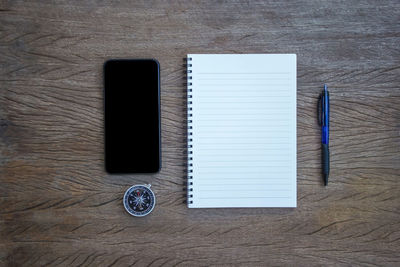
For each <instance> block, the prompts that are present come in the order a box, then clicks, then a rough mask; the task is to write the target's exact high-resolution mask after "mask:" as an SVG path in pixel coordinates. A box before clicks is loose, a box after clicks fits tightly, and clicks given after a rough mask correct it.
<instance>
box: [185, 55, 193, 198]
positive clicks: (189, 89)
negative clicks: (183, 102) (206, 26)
mask: <svg viewBox="0 0 400 267" xmlns="http://www.w3.org/2000/svg"><path fill="white" fill-rule="evenodd" d="M186 73H187V74H186V76H187V149H188V152H187V203H188V205H190V204H193V131H192V130H193V113H192V111H193V100H192V97H193V95H192V92H193V87H192V85H193V84H192V58H191V57H187V59H186Z"/></svg>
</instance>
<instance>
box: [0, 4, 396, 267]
mask: <svg viewBox="0 0 400 267" xmlns="http://www.w3.org/2000/svg"><path fill="white" fill-rule="evenodd" d="M109 2H110V3H109ZM213 2H214V1H204V2H203V1H202V2H200V1H187V2H186V1H100V0H99V1H95V0H93V1H78V0H76V1H36V3H34V1H7V0H5V1H4V0H2V1H0V265H11V266H13V265H18V266H20V265H25V266H32V265H46V264H50V265H64V266H76V265H83V266H86V265H94V266H97V265H135V266H145V265H148V266H160V265H165V266H175V265H179V266H188V265H190V266H193V265H196V266H197V265H203V266H206V265H219V266H220V265H226V266H229V265H248V266H261V265H263V266H265V265H274V266H276V265H288V266H313V265H345V266H346V265H363V266H375V265H379V266H383V265H385V266H399V264H400V230H399V229H400V88H399V86H400V50H399V44H400V2H399V1H397V0H393V1H372V0H367V1H319V0H315V1H290V2H280V1H266V2H261V1H215V3H213ZM187 53H296V54H297V60H298V63H297V70H298V77H297V82H298V88H297V92H298V96H297V103H298V104H297V105H298V106H297V111H298V115H297V120H298V122H297V142H298V153H297V162H298V175H297V186H298V189H297V191H298V207H297V208H295V209H280V208H269V209H268V208H266V209H188V208H187V207H186V205H185V204H183V201H184V199H185V198H184V196H183V194H184V192H183V191H182V190H183V185H182V183H183V181H184V177H185V164H186V160H185V152H186V148H185V139H184V138H185V129H186V128H185V127H186V126H185V122H184V121H185V112H184V105H185V99H184V96H185V87H184V85H183V78H184V74H183V71H184V67H183V66H182V63H183V61H182V58H184V57H185V55H186V54H187ZM147 57H152V58H156V59H158V60H159V62H160V64H161V111H162V121H161V123H162V161H163V168H162V170H161V172H160V173H158V174H154V175H108V174H106V173H105V171H104V160H103V156H104V153H103V145H104V144H103V104H102V101H103V97H102V90H103V86H102V64H103V62H104V61H105V60H106V59H109V58H147ZM324 83H327V84H328V86H329V88H330V93H331V110H332V111H331V176H330V184H329V186H327V187H324V186H323V185H322V178H321V175H320V172H321V169H320V129H319V128H318V126H317V121H316V114H315V113H316V103H317V96H318V93H319V92H320V90H321V88H322V85H323V84H324ZM137 183H151V184H152V185H153V189H154V191H155V194H156V197H157V200H158V204H157V206H156V208H155V209H154V211H153V212H152V214H151V215H150V216H147V217H145V218H134V217H131V216H129V215H128V214H127V213H126V212H125V211H124V209H123V206H122V196H123V193H124V191H125V190H126V189H127V188H128V187H129V186H130V185H132V184H137Z"/></svg>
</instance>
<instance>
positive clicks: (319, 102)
mask: <svg viewBox="0 0 400 267" xmlns="http://www.w3.org/2000/svg"><path fill="white" fill-rule="evenodd" d="M322 97H323V95H322V93H321V94H319V97H318V104H317V119H318V125H320V126H321V125H322V112H323V110H322Z"/></svg>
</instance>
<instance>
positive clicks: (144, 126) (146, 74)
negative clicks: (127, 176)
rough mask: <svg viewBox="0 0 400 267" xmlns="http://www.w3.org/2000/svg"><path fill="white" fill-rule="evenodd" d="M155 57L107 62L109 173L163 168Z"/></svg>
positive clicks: (106, 95) (105, 82) (158, 76)
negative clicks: (161, 166)
mask: <svg viewBox="0 0 400 267" xmlns="http://www.w3.org/2000/svg"><path fill="white" fill-rule="evenodd" d="M159 73H160V71H159V64H158V62H157V61H156V60H153V59H143V60H142V59H137V60H136V59H134V60H108V61H107V62H106V63H104V113H105V116H104V121H105V122H104V124H105V129H104V131H105V168H106V171H107V172H109V173H152V172H157V171H159V169H160V165H161V164H160V161H161V160H160V142H161V141H160V75H159Z"/></svg>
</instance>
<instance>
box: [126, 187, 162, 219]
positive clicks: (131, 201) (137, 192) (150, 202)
mask: <svg viewBox="0 0 400 267" xmlns="http://www.w3.org/2000/svg"><path fill="white" fill-rule="evenodd" d="M123 201H124V207H125V209H126V211H127V212H128V213H129V214H131V215H133V216H138V217H143V216H146V215H147V214H149V213H150V212H151V211H152V210H153V208H154V205H155V203H156V198H155V196H154V193H153V191H151V189H150V185H134V186H132V187H130V188H129V189H128V190H127V191H126V192H125V195H124V199H123Z"/></svg>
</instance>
